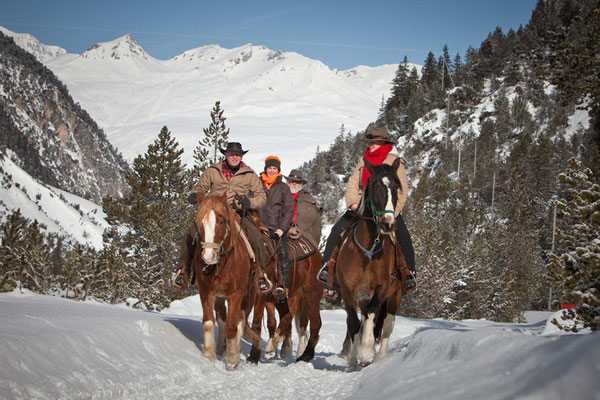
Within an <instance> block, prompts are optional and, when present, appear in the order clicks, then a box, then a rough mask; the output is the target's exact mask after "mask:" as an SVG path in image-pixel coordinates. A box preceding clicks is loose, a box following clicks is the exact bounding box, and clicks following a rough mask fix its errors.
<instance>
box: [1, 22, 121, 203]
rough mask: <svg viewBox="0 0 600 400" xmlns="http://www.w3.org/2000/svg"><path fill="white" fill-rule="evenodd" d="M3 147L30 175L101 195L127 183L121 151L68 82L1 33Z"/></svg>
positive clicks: (93, 195)
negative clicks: (80, 103)
mask: <svg viewBox="0 0 600 400" xmlns="http://www.w3.org/2000/svg"><path fill="white" fill-rule="evenodd" d="M0 85H1V86H0V147H1V148H2V149H10V150H12V151H10V152H6V153H7V154H8V155H9V156H10V158H11V159H12V160H13V161H14V162H16V163H17V164H18V165H19V166H20V167H21V168H22V169H24V170H25V171H27V172H28V173H29V174H30V175H32V176H34V177H35V178H38V179H40V180H41V181H42V182H44V183H47V184H50V185H52V186H56V187H58V188H60V189H63V190H66V191H68V192H71V193H74V194H76V195H79V196H82V197H85V198H88V199H90V200H93V201H96V202H98V201H100V199H101V198H102V196H104V195H107V194H110V195H113V196H118V195H119V194H120V193H121V192H122V191H123V190H124V189H125V187H126V184H125V181H124V178H123V173H124V171H125V169H126V168H127V164H126V162H125V161H124V160H123V158H122V157H121V155H120V154H119V153H118V152H117V151H116V150H115V149H114V148H113V147H112V145H111V144H110V143H109V142H108V140H107V139H106V136H105V135H104V132H103V131H102V130H101V129H100V128H99V127H98V126H97V124H96V123H95V122H94V121H93V120H92V119H91V117H90V116H89V115H88V113H87V112H86V111H85V110H83V109H82V108H81V107H80V106H79V104H77V103H75V102H74V101H73V99H72V98H71V96H70V94H69V92H68V91H67V89H66V87H65V86H64V85H63V84H62V83H61V82H60V81H59V80H58V79H57V78H56V76H55V75H54V74H53V73H52V72H51V71H50V70H49V69H47V68H46V67H44V66H43V65H42V64H41V63H40V62H39V61H37V60H36V58H35V57H34V56H33V55H31V54H30V53H28V52H26V51H24V50H23V49H21V48H20V47H18V46H17V45H16V44H15V43H14V41H13V39H12V38H9V37H7V36H4V35H3V34H2V33H0Z"/></svg>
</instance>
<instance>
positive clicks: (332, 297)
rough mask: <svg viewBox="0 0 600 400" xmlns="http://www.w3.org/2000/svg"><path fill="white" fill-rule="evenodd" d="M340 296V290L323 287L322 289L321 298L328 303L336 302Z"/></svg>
mask: <svg viewBox="0 0 600 400" xmlns="http://www.w3.org/2000/svg"><path fill="white" fill-rule="evenodd" d="M339 297H340V292H338V291H337V290H334V289H325V290H324V291H323V298H324V299H325V300H326V301H327V302H329V303H336V302H337V301H338V298H339Z"/></svg>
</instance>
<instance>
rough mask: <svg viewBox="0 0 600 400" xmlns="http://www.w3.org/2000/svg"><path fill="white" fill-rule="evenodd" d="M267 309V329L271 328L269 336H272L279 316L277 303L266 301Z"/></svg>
mask: <svg viewBox="0 0 600 400" xmlns="http://www.w3.org/2000/svg"><path fill="white" fill-rule="evenodd" d="M265 308H266V309H267V329H268V330H269V338H272V337H273V335H274V334H275V329H276V328H277V318H276V317H275V304H273V303H268V302H266V303H265Z"/></svg>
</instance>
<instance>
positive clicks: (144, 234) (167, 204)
mask: <svg viewBox="0 0 600 400" xmlns="http://www.w3.org/2000/svg"><path fill="white" fill-rule="evenodd" d="M178 147H179V144H178V143H177V142H176V141H175V140H174V139H172V138H171V134H170V132H169V130H168V129H167V127H163V128H162V129H161V131H160V134H159V136H158V138H157V139H156V141H155V142H154V143H152V144H150V145H149V146H148V151H147V152H146V153H145V154H144V155H140V156H138V157H137V158H136V159H135V160H134V163H133V170H132V171H131V172H130V173H128V174H127V176H126V180H127V183H128V184H129V187H130V192H128V193H127V194H126V195H125V196H123V198H121V199H116V200H115V199H112V198H105V199H104V202H103V206H104V207H103V208H104V212H105V213H106V214H107V220H108V221H109V223H110V224H111V228H110V229H108V230H107V231H106V232H105V235H104V242H105V246H116V248H111V247H108V251H110V252H113V254H114V253H115V252H117V251H122V252H123V253H125V254H127V258H126V259H124V260H123V261H124V262H126V263H127V268H128V270H127V272H128V274H129V275H130V277H131V285H132V291H133V293H132V294H131V297H137V298H138V299H139V305H140V306H141V307H144V308H146V309H160V308H163V307H165V306H166V305H167V304H168V302H169V300H170V296H171V293H172V290H171V287H170V275H171V270H172V269H173V267H174V266H175V265H176V261H177V255H178V252H179V250H178V249H179V244H180V241H181V234H182V232H183V229H184V228H185V227H187V225H188V224H189V221H190V219H191V217H190V212H191V206H189V205H188V204H187V202H186V201H185V197H186V196H185V195H184V193H185V171H184V169H183V166H182V164H181V154H182V153H183V150H182V149H179V148H178ZM119 254H121V253H119Z"/></svg>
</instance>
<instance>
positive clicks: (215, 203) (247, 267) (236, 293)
mask: <svg viewBox="0 0 600 400" xmlns="http://www.w3.org/2000/svg"><path fill="white" fill-rule="evenodd" d="M199 203H200V204H199V206H198V212H197V214H196V218H195V224H196V230H197V239H196V240H198V239H199V240H200V241H201V242H200V243H201V246H198V245H196V246H195V247H194V255H193V268H194V271H195V276H196V285H197V287H198V292H199V294H200V301H201V303H202V311H203V322H202V328H203V330H204V346H203V348H202V355H203V356H204V357H206V358H207V359H208V360H210V361H214V360H215V355H219V356H222V355H223V353H224V352H225V350H226V351H227V354H226V356H225V363H226V365H227V367H228V368H235V367H236V366H237V365H238V363H239V361H240V353H241V343H240V341H241V338H242V336H243V335H245V336H246V337H247V338H248V340H250V341H252V342H254V341H256V340H260V336H258V335H257V334H256V333H255V332H254V331H253V330H252V329H251V328H250V326H249V325H248V321H247V316H248V314H249V313H250V311H251V309H252V305H253V300H254V290H255V289H254V284H253V280H252V263H251V259H250V253H249V251H248V248H247V246H246V244H245V243H244V241H243V239H242V237H241V227H240V224H239V221H238V219H239V216H238V215H237V214H236V213H235V212H234V211H233V210H232V209H231V207H230V206H229V205H228V203H227V195H226V194H223V195H222V196H216V195H210V196H208V197H205V198H203V199H201V200H199ZM226 302H227V304H225V303H226ZM213 309H214V310H215V311H216V314H217V323H218V329H219V335H218V340H219V342H218V344H217V346H216V349H215V332H214V329H215V313H214V312H213Z"/></svg>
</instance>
